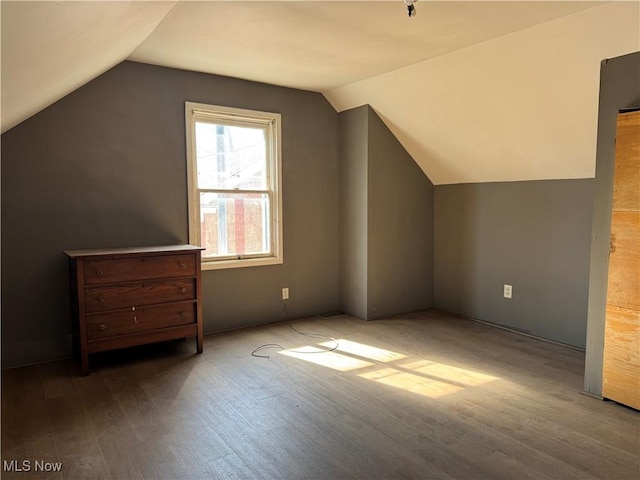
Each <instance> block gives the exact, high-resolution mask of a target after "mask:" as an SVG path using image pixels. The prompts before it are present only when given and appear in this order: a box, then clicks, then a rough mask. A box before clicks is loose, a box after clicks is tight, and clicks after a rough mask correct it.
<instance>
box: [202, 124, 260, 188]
mask: <svg viewBox="0 0 640 480" xmlns="http://www.w3.org/2000/svg"><path fill="white" fill-rule="evenodd" d="M265 134H266V131H265V129H264V128H252V127H238V126H232V125H220V124H215V123H206V122H196V150H197V152H196V155H197V162H198V188H202V189H230V190H233V189H240V190H265V189H266V188H267V180H266V179H267V142H266V136H265Z"/></svg>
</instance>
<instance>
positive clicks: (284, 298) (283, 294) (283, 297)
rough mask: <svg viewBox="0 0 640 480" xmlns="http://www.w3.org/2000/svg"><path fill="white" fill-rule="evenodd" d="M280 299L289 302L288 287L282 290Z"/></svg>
mask: <svg viewBox="0 0 640 480" xmlns="http://www.w3.org/2000/svg"><path fill="white" fill-rule="evenodd" d="M282 299H283V300H289V287H284V288H283V289H282Z"/></svg>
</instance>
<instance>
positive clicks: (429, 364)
mask: <svg viewBox="0 0 640 480" xmlns="http://www.w3.org/2000/svg"><path fill="white" fill-rule="evenodd" d="M278 353H280V354H281V355H286V356H288V357H292V358H296V359H299V360H304V361H306V362H311V363H315V364H316V365H321V366H323V367H327V368H331V369H333V370H338V371H341V372H352V373H356V375H358V377H360V378H363V379H367V380H371V381H374V382H377V383H380V384H383V385H388V386H390V387H394V388H398V389H401V390H405V391H407V392H412V393H415V394H418V395H422V396H424V397H428V398H441V397H444V396H446V395H450V394H452V393H457V392H461V391H463V390H465V389H466V388H469V387H478V386H480V385H483V384H485V383H488V382H492V381H495V380H499V378H498V377H494V376H493V375H488V374H486V373H481V372H477V371H473V370H468V369H466V368H462V367H455V366H453V365H446V364H444V363H439V362H434V361H431V360H427V359H423V358H418V359H411V358H408V357H407V355H404V354H402V353H398V352H393V351H391V350H386V349H384V348H378V347H374V346H372V345H366V344H363V343H358V342H354V341H351V340H347V339H344V338H341V339H339V340H337V344H336V342H335V341H331V342H323V343H320V344H318V346H312V345H306V346H303V347H299V348H295V349H291V350H282V351H280V352H278ZM364 369H366V370H364ZM357 370H360V371H359V372H358V371H357Z"/></svg>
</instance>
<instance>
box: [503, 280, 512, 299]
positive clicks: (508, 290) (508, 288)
mask: <svg viewBox="0 0 640 480" xmlns="http://www.w3.org/2000/svg"><path fill="white" fill-rule="evenodd" d="M512 293H513V287H512V286H511V285H507V284H506V283H505V285H504V298H511V294H512Z"/></svg>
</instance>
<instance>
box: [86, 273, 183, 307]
mask: <svg viewBox="0 0 640 480" xmlns="http://www.w3.org/2000/svg"><path fill="white" fill-rule="evenodd" d="M195 298H196V279H195V278H176V279H167V280H147V281H145V282H135V283H116V284H112V285H102V286H97V287H89V288H87V289H85V293H84V301H85V308H86V310H87V313H91V312H101V311H104V310H113V309H117V308H124V307H134V306H135V307H138V306H143V305H153V304H156V303H168V302H178V301H181V300H193V299H195Z"/></svg>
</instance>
